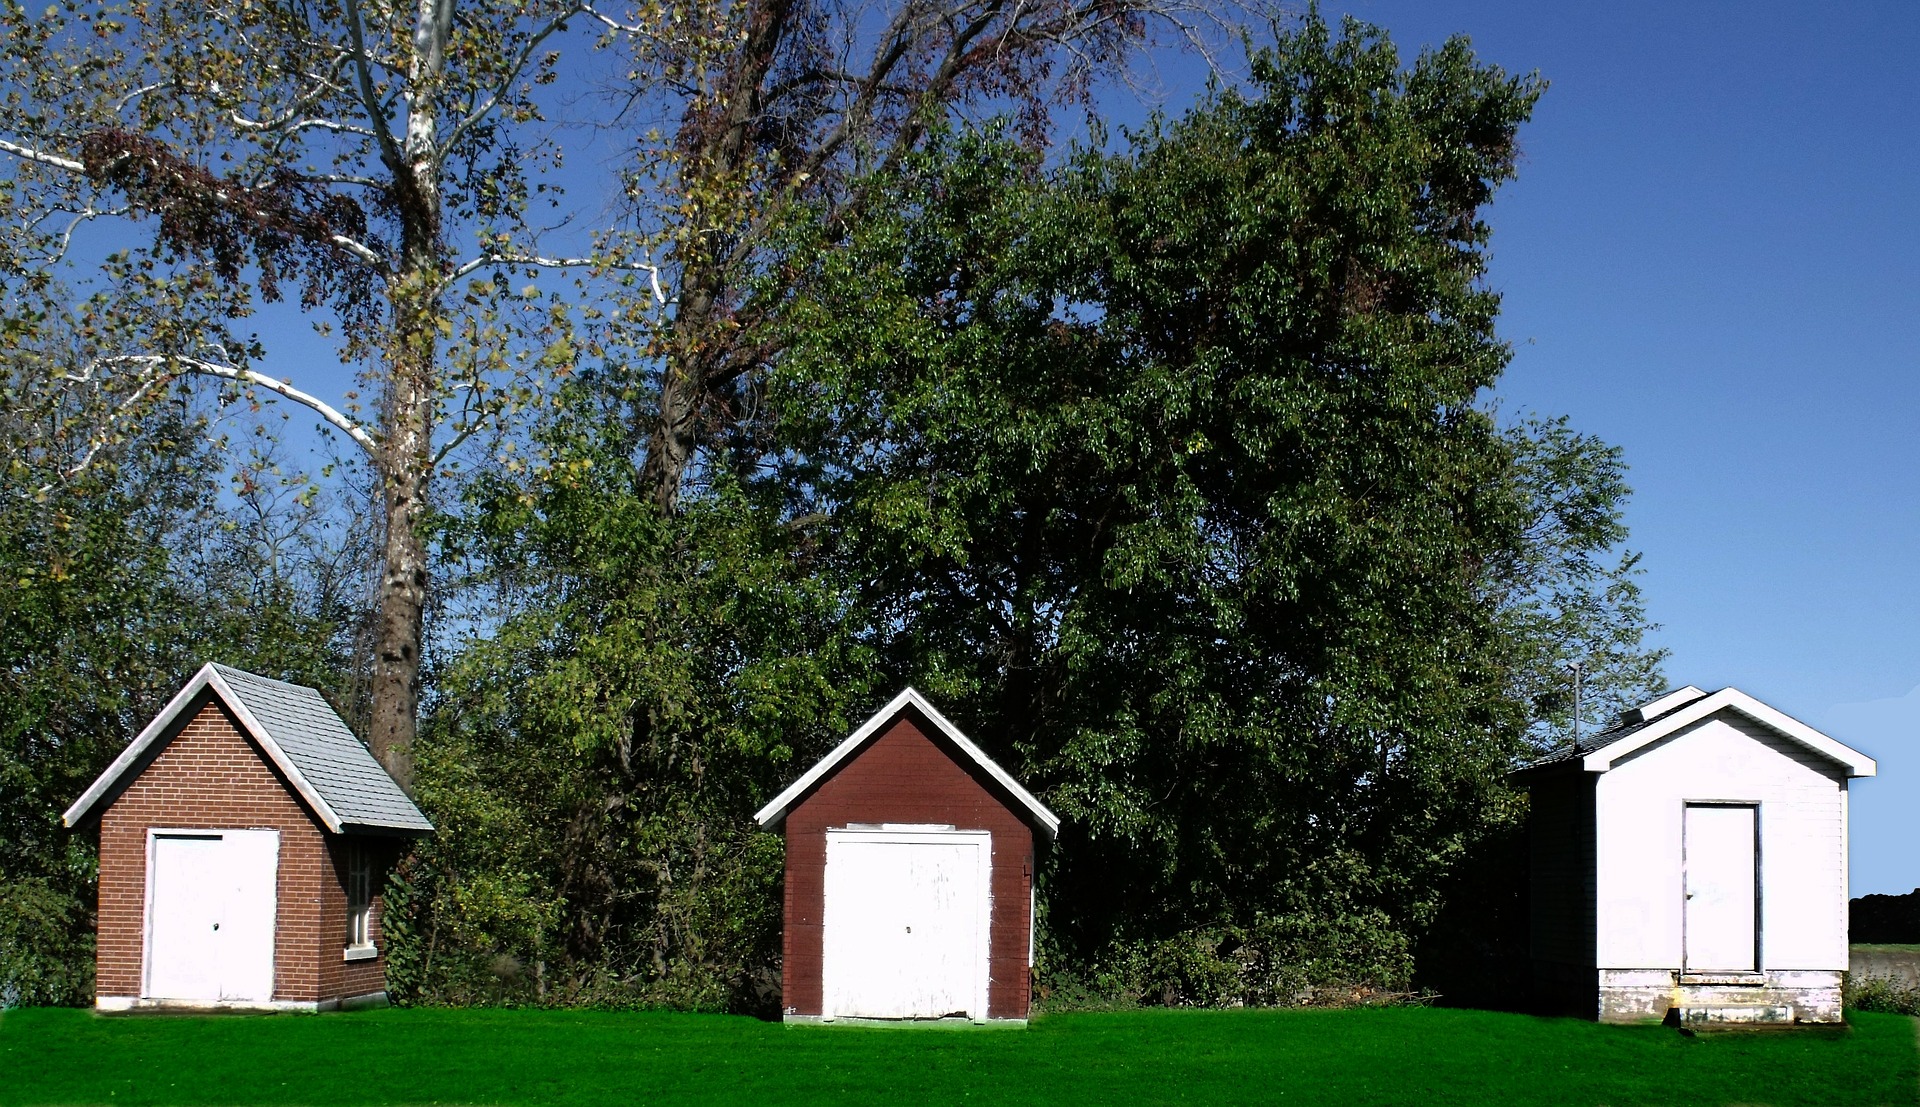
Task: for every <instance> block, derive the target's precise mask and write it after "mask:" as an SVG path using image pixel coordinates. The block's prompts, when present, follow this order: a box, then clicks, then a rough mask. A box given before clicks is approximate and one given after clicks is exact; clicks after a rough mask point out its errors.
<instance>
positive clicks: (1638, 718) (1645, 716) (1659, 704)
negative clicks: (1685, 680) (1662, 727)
mask: <svg viewBox="0 0 1920 1107" xmlns="http://www.w3.org/2000/svg"><path fill="white" fill-rule="evenodd" d="M1705 695H1706V693H1705V692H1703V691H1701V690H1700V689H1698V688H1695V687H1694V686H1693V685H1691V684H1689V685H1687V686H1686V687H1685V688H1680V689H1677V690H1675V691H1672V692H1668V693H1667V694H1666V695H1664V696H1661V697H1660V698H1659V699H1657V700H1654V701H1653V702H1652V703H1643V704H1641V705H1640V706H1639V707H1636V708H1633V709H1632V710H1630V711H1627V712H1624V714H1625V715H1626V717H1627V721H1628V722H1633V723H1644V722H1646V721H1647V720H1649V719H1657V718H1659V717H1660V716H1661V715H1663V714H1665V713H1666V712H1668V711H1671V710H1673V709H1674V708H1676V707H1679V706H1680V705H1681V704H1684V703H1692V702H1693V701H1694V700H1697V699H1699V698H1701V697H1702V696H1705Z"/></svg>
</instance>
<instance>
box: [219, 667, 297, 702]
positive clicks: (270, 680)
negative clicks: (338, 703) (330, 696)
mask: <svg viewBox="0 0 1920 1107" xmlns="http://www.w3.org/2000/svg"><path fill="white" fill-rule="evenodd" d="M207 664H209V665H212V666H213V667H214V668H215V669H216V670H218V671H219V672H220V674H221V675H222V676H225V675H226V674H228V673H232V674H234V675H235V676H243V677H246V678H247V679H249V680H258V681H261V682H263V683H266V684H278V685H280V686H281V687H282V688H293V689H297V690H299V691H301V692H312V693H314V694H316V695H320V689H318V688H316V687H314V686H313V685H311V684H295V683H294V682H293V681H291V680H281V679H280V678H279V677H270V676H262V675H261V674H259V673H256V672H253V671H252V670H250V669H242V668H239V667H238V666H234V665H227V664H224V663H222V662H219V661H209V662H207ZM320 698H321V699H325V698H326V697H325V696H324V695H320Z"/></svg>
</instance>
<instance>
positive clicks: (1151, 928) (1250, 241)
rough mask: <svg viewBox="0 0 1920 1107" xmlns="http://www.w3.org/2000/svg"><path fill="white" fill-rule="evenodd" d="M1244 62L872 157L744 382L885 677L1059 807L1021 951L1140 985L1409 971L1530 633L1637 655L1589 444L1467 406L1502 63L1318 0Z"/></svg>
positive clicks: (1510, 117)
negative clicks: (1167, 116) (1054, 164)
mask: <svg viewBox="0 0 1920 1107" xmlns="http://www.w3.org/2000/svg"><path fill="white" fill-rule="evenodd" d="M1254 74H1255V79H1254V83H1253V87H1252V88H1251V89H1250V90H1249V91H1248V92H1246V93H1238V92H1223V93H1220V94H1218V95H1216V96H1214V97H1212V98H1211V99H1210V100H1209V101H1208V102H1206V103H1204V104H1202V105H1201V106H1200V107H1198V108H1196V109H1194V110H1193V111H1191V112H1189V113H1187V114H1186V115H1184V116H1182V117H1181V118H1179V119H1177V120H1173V121H1162V122H1156V123H1154V124H1153V125H1151V126H1150V127H1149V128H1148V129H1147V130H1146V131H1145V132H1143V133H1141V134H1138V135H1133V136H1130V137H1129V140H1128V142H1127V143H1126V144H1125V149H1124V151H1123V152H1122V153H1120V154H1117V155H1103V154H1099V153H1093V152H1087V153H1083V154H1081V155H1080V156H1078V157H1076V158H1075V159H1073V160H1072V161H1071V162H1070V164H1068V165H1066V166H1064V167H1062V168H1060V169H1058V170H1048V169H1045V168H1043V167H1042V166H1040V165H1039V164H1037V163H1036V162H1035V161H1034V159H1033V158H1032V157H1031V156H1029V155H1027V154H1024V153H1023V152H1021V151H1020V150H1019V149H1018V148H1016V147H1014V146H1012V145H1011V144H1009V143H1005V142H1002V141H1000V140H998V139H997V138H996V137H995V136H994V135H992V134H985V135H982V134H960V135H953V136H949V137H947V138H946V139H944V140H943V141H941V142H938V143H936V144H935V145H934V146H933V148H932V149H931V150H930V151H929V152H928V153H927V154H926V155H925V156H923V157H921V158H918V159H913V160H910V162H909V164H908V165H907V167H906V169H905V171H904V172H903V173H902V174H901V175H900V177H899V178H898V179H897V180H895V181H893V182H890V186H891V187H893V188H895V189H896V190H897V195H898V197H899V200H898V203H897V208H896V211H895V215H894V217H893V218H891V219H876V220H871V221H868V222H865V223H863V224H861V225H860V226H857V227H853V228H850V229H846V230H845V231H844V232H842V230H841V228H839V227H838V226H837V225H836V224H834V223H832V222H831V221H830V220H829V221H828V222H826V223H825V224H823V226H824V227H825V229H826V233H827V234H828V235H829V236H834V235H839V236H841V237H837V238H834V239H833V241H832V246H833V248H832V249H823V248H820V247H818V246H816V247H814V248H812V249H799V250H796V254H798V255H800V256H806V257H810V258H812V259H814V266H815V268H814V271H813V279H812V280H811V282H809V283H807V284H806V285H805V286H804V291H803V293H802V295H801V296H800V297H798V298H797V300H796V301H795V302H794V303H793V304H792V305H790V308H789V311H788V313H787V315H786V317H785V320H784V321H785V324H786V325H787V327H789V328H790V330H789V331H788V332H787V333H786V334H784V335H783V338H784V340H785V342H786V345H787V348H788V350H789V351H790V352H789V354H788V356H787V357H786V359H785V360H784V361H782V362H781V363H780V365H779V366H778V369H777V372H776V376H775V378H774V382H773V385H772V394H771V397H770V406H771V408H772V409H773V410H775V411H777V412H779V413H780V416H781V417H782V418H784V420H785V422H784V423H783V425H782V428H781V431H782V433H783V434H784V435H786V438H785V439H784V440H783V441H784V444H785V445H786V446H787V450H788V452H787V454H786V455H785V456H784V457H783V458H782V461H783V464H784V468H782V469H781V470H780V471H779V473H778V475H777V476H776V477H775V478H774V479H775V480H777V481H778V482H779V483H780V484H781V485H782V486H783V487H786V488H789V489H801V490H804V494H803V495H802V497H801V499H802V503H801V505H800V506H799V507H798V508H796V509H794V510H796V511H798V512H811V513H813V514H816V515H818V516H819V517H821V518H823V519H825V520H827V522H826V523H825V524H824V525H823V543H824V544H825V546H826V548H827V551H828V557H829V558H830V560H831V561H832V563H833V565H834V567H835V569H836V571H837V572H839V573H840V574H841V575H842V576H843V578H844V579H846V580H848V581H849V582H859V583H858V585H857V587H858V590H859V595H860V597H861V603H862V605H863V607H864V610H865V613H866V618H867V623H866V630H865V633H866V634H867V635H868V636H869V637H870V639H871V640H872V642H873V645H874V648H875V650H876V652H877V653H878V654H879V656H880V657H882V658H883V659H884V664H885V666H886V668H887V670H888V671H889V672H892V673H897V674H899V675H900V677H902V678H906V679H912V680H913V681H915V682H916V683H919V684H920V685H921V686H922V687H924V688H929V689H930V690H931V691H932V692H933V693H934V694H935V695H936V696H938V697H940V698H942V699H943V701H944V702H947V703H950V704H952V705H954V706H953V714H955V716H956V717H957V718H958V719H960V720H961V722H962V725H963V726H967V727H968V729H969V730H970V732H971V733H973V734H975V735H976V736H979V737H980V738H981V739H982V740H983V741H984V743H985V744H986V746H987V748H988V751H989V752H990V753H992V754H993V755H994V756H996V757H998V758H1001V759H1002V760H1003V761H1005V762H1007V763H1008V764H1010V765H1011V766H1013V767H1014V769H1015V771H1016V772H1017V773H1019V774H1021V775H1022V776H1023V777H1024V778H1025V779H1026V780H1028V781H1029V782H1030V783H1031V784H1034V785H1036V786H1037V787H1038V789H1039V791H1040V793H1041V795H1042V796H1043V798H1045V799H1046V800H1047V801H1048V802H1049V803H1050V804H1052V805H1053V806H1054V807H1055V809H1056V810H1057V811H1059V812H1060V813H1061V814H1062V815H1063V816H1064V818H1065V822H1066V827H1065V829H1064V830H1063V833H1062V837H1061V840H1060V843H1059V846H1058V848H1057V849H1056V850H1055V851H1054V852H1053V853H1052V855H1051V856H1050V858H1049V861H1048V868H1047V871H1046V872H1045V873H1044V874H1043V893H1044V895H1045V897H1046V900H1047V903H1048V905H1049V906H1048V908H1047V910H1046V923H1045V928H1044V932H1043V942H1042V950H1043V954H1042V961H1043V965H1044V966H1045V969H1046V972H1048V973H1053V972H1055V971H1058V972H1059V973H1060V974H1062V975H1063V977H1065V978H1071V979H1076V980H1085V979H1087V978H1089V977H1090V976H1092V977H1099V978H1101V979H1104V980H1107V981H1108V982H1109V983H1110V984H1111V986H1112V987H1115V988H1118V989H1120V990H1122V991H1128V992H1133V993H1136V994H1137V995H1139V996H1140V997H1141V998H1146V999H1149V1000H1152V1001H1157V1002H1178V1003H1219V1002H1226V1001H1230V1000H1237V1001H1243V1002H1273V1001H1274V998H1275V997H1277V996H1281V997H1283V996H1285V995H1286V994H1288V990H1289V989H1291V988H1294V987H1296V983H1295V982H1296V981H1299V980H1304V981H1305V984H1324V983H1331V982H1334V981H1337V980H1340V979H1342V978H1345V979H1346V980H1348V981H1350V982H1352V983H1369V984H1376V985H1379V986H1385V987H1404V986H1405V984H1406V982H1407V981H1408V979H1409V976H1410V970H1411V965H1410V960H1409V956H1410V948H1411V945H1412V942H1413V940H1414V938H1415V936H1416V935H1419V934H1422V933H1424V932H1425V931H1426V930H1427V929H1428V928H1429V927H1430V926H1431V924H1432V923H1433V922H1434V920H1435V919H1436V917H1437V916H1438V914H1439V912H1440V911H1441V909H1442V908H1443V906H1444V902H1443V899H1442V895H1441V889H1442V888H1443V886H1444V885H1445V883H1446V879H1447V877H1448V874H1449V873H1451V872H1452V871H1453V870H1455V869H1456V867H1458V866H1459V865H1460V864H1461V863H1462V861H1463V860H1464V859H1465V858H1467V857H1469V856H1470V855H1472V854H1473V853H1474V852H1475V851H1476V850H1477V849H1478V848H1479V847H1480V846H1481V845H1482V844H1483V843H1484V842H1486V841H1487V840H1488V836H1489V835H1491V834H1495V833H1497V832H1498V830H1499V828H1500V827H1501V826H1511V825H1512V820H1511V817H1509V818H1508V819H1507V820H1506V821H1505V822H1504V823H1503V822H1502V821H1501V820H1500V819H1497V818H1492V817H1490V812H1491V811H1492V810H1493V809H1494V808H1496V807H1497V806H1498V805H1500V804H1503V803H1505V802H1507V801H1506V793H1505V791H1504V785H1503V783H1502V779H1503V775H1504V773H1505V771H1506V769H1507V768H1508V767H1509V766H1510V765H1511V764H1512V763H1513V761H1514V760H1515V759H1516V758H1517V757H1519V756H1522V755H1523V754H1524V753H1525V751H1526V749H1527V748H1528V745H1527V741H1526V734H1527V732H1528V730H1529V728H1530V727H1532V726H1537V725H1539V722H1538V720H1539V719H1540V718H1541V713H1540V710H1541V705H1542V703H1546V704H1549V705H1551V704H1552V703H1553V702H1554V701H1552V699H1551V697H1550V696H1549V695H1548V694H1547V693H1546V691H1545V688H1546V687H1547V686H1548V685H1549V684H1550V682H1551V679H1552V670H1553V666H1554V665H1555V664H1556V663H1558V662H1559V661H1561V660H1563V659H1565V658H1566V657H1570V656H1590V655H1592V654H1594V653H1595V652H1596V648H1595V647H1596V644H1599V645H1604V646H1605V647H1606V649H1607V650H1609V651H1611V652H1610V653H1609V655H1608V661H1607V666H1608V668H1609V670H1610V671H1613V670H1624V671H1623V672H1622V675H1620V676H1619V677H1618V678H1617V679H1616V682H1615V683H1616V684H1617V685H1621V686H1625V685H1633V684H1639V685H1644V684H1646V683H1647V682H1648V680H1649V679H1650V676H1649V674H1650V673H1651V672H1652V670H1653V669H1654V667H1655V666H1656V665H1657V657H1651V656H1649V655H1647V653H1646V652H1645V651H1644V649H1641V648H1640V647H1639V644H1638V634H1639V632H1640V630H1641V629H1642V622H1643V620H1642V618H1641V615H1640V612H1639V610H1638V607H1637V599H1636V597H1635V594H1634V593H1633V591H1632V581H1631V575H1630V574H1631V569H1632V564H1631V562H1630V561H1629V562H1627V563H1626V564H1625V566H1624V568H1620V569H1603V568H1600V567H1599V565H1600V562H1599V559H1601V558H1604V557H1606V556H1608V553H1609V551H1610V550H1611V549H1612V548H1613V547H1614V546H1615V545H1616V544H1617V543H1618V542H1619V540H1620V538H1621V537H1622V531H1621V528H1620V526H1619V522H1618V518H1619V516H1618V512H1619V507H1620V503H1621V500H1622V497H1623V496H1624V494H1625V485H1624V482H1623V481H1622V480H1621V479H1620V467H1619V459H1618V455H1617V453H1615V452H1612V451H1610V450H1608V449H1607V448H1606V447H1604V446H1603V445H1602V444H1599V443H1596V442H1594V441H1592V440H1591V439H1587V438H1583V437H1580V436H1577V435H1574V434H1572V433H1571V432H1570V431H1567V430H1566V428H1565V426H1564V424H1534V425H1525V426H1522V427H1519V428H1515V429H1513V430H1511V431H1502V430H1501V429H1500V428H1499V427H1498V426H1497V425H1496V423H1495V422H1494V420H1493V419H1492V418H1490V417H1489V415H1488V414H1487V413H1486V412H1485V411H1484V410H1482V408H1481V407H1480V406H1479V405H1480V404H1481V402H1482V400H1483V398H1484V395H1485V390H1486V389H1487V388H1489V387H1490V386H1491V385H1492V384H1493V383H1494V382H1495V380H1496V379H1497V378H1498V375H1499V373H1500V372H1501V370H1502V369H1503V368H1504V366H1505V364H1506V361H1507V357H1508V350H1507V347H1506V346H1505V344H1504V343H1503V342H1501V341H1500V340H1499V338H1498V337H1497V335H1496V334H1495V332H1494V320H1495V317H1496V312H1497V308H1498V297H1497V295H1496V294H1494V293H1493V292H1491V291H1490V290H1488V289H1487V288H1486V287H1485V285H1484V283H1483V281H1482V279H1481V278H1482V276H1483V274H1484V272H1485V256H1484V248H1485V246H1486V243H1487V239H1488V228H1487V226H1486V224H1485V223H1484V222H1483V221H1482V219H1481V218H1480V209H1481V207H1482V206H1483V205H1484V204H1485V203H1486V202H1487V201H1488V200H1489V199H1490V198H1491V196H1492V194H1493V192H1494V190H1495V189H1496V188H1497V187H1498V186H1499V185H1500V184H1501V183H1502V182H1504V181H1505V180H1506V179H1508V178H1509V177H1510V176H1511V174H1512V170H1513V153H1514V148H1515V147H1514V135H1515V131H1516V129H1517V128H1518V126H1519V125H1520V124H1521V123H1522V122H1523V121H1524V120H1525V119H1526V117H1527V114H1528V113H1529V112H1530V110H1531V107H1532V104H1533V101H1534V98H1535V96H1536V95H1537V93H1538V84H1537V82H1534V81H1532V80H1530V79H1515V78H1510V77H1508V76H1506V75H1505V74H1503V73H1501V72H1500V71H1499V70H1497V69H1496V68H1493V67H1491V66H1486V65H1483V64H1481V63H1479V62H1477V61H1476V60H1475V59H1474V58H1473V56H1472V54H1471V53H1470V51H1469V50H1468V48H1467V47H1466V45H1465V43H1464V42H1461V41H1454V42H1450V43H1448V44H1447V45H1445V46H1444V47H1442V48H1440V49H1438V50H1436V51H1433V52H1430V53H1427V54H1424V55H1422V56H1421V58H1420V59H1419V60H1417V61H1416V62H1415V63H1414V64H1413V65H1412V66H1411V67H1406V68H1403V67H1402V66H1401V65H1400V62H1399V59H1398V56H1397V55H1396V53H1395V51H1394V50H1393V48H1392V46H1391V45H1390V44H1389V43H1388V42H1387V41H1386V40H1385V38H1384V36H1382V35H1381V34H1380V33H1379V32H1377V31H1374V30H1371V29H1369V28H1365V27H1363V26H1360V25H1358V24H1352V23H1349V24H1348V25H1347V26H1346V27H1345V29H1344V31H1343V32H1342V33H1340V34H1337V35H1336V34H1334V33H1333V32H1332V31H1331V30H1330V29H1329V28H1328V27H1327V26H1325V25H1324V24H1323V23H1321V22H1319V21H1318V20H1317V19H1314V18H1308V19H1307V20H1306V21H1304V23H1303V25H1302V26H1301V28H1300V29H1299V30H1298V31H1297V32H1296V33H1294V34H1291V35H1288V36H1285V37H1283V38H1282V39H1281V40H1280V42H1279V43H1278V45H1277V46H1276V47H1275V48H1274V49H1273V50H1271V51H1267V52H1264V53H1262V54H1260V55H1259V56H1258V57H1257V58H1256V60H1255V65H1254ZM850 587H852V585H850ZM1355 950H1367V951H1370V952H1369V953H1367V954H1365V955H1356V954H1355V953H1354V952H1353V951H1355ZM1303 966H1306V967H1308V968H1307V969H1304V970H1303V969H1302V967H1303ZM1302 971H1305V972H1307V976H1306V977H1302V976H1300V973H1301V972H1302ZM1299 986H1304V985H1299Z"/></svg>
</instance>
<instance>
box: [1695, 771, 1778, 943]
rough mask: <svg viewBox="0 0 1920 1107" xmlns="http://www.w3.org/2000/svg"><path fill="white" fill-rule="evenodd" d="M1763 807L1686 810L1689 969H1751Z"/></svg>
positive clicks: (1757, 913) (1757, 899)
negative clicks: (1758, 827) (1757, 832)
mask: <svg viewBox="0 0 1920 1107" xmlns="http://www.w3.org/2000/svg"><path fill="white" fill-rule="evenodd" d="M1757 815H1758V812H1757V811H1756V810H1755V809H1754V808H1751V807H1721V806H1704V805H1693V804H1689V805H1688V806H1687V809H1686V819H1687V824H1686V831H1685V833H1686V851H1687V852H1686V885H1687V908H1686V924H1685V925H1686V943H1687V956H1686V968H1687V970H1688V971H1690V972H1751V971H1753V970H1755V969H1757V968H1758V967H1759V965H1758V964H1757V963H1756V961H1755V959H1754V955H1755V952H1756V950H1755V945H1756V941H1755V939H1756V937H1757V935H1758V916H1759V911H1758V907H1759V902H1760V901H1759V896H1758V894H1757V893H1758V891H1759V885H1758V883H1757V873H1756V872H1755V866H1754V858H1755V850H1756V847H1757V844H1758V843H1757V841H1756V838H1755V835H1754V830H1755V821H1756V817H1757Z"/></svg>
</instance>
